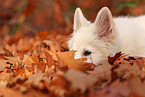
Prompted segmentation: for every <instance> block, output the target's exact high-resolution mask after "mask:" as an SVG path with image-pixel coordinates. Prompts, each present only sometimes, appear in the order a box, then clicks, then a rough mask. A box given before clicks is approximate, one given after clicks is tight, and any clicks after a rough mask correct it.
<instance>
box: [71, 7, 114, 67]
mask: <svg viewBox="0 0 145 97" xmlns="http://www.w3.org/2000/svg"><path fill="white" fill-rule="evenodd" d="M73 30H74V31H73V34H72V37H71V39H70V40H69V41H68V46H69V49H70V50H74V51H76V53H75V56H74V57H75V58H76V59H77V58H82V57H85V58H87V62H91V63H94V64H96V65H97V64H98V63H100V62H102V61H104V60H107V58H108V56H113V55H114V54H115V53H116V37H117V35H116V34H117V33H116V32H115V28H114V23H113V18H112V14H111V12H110V10H109V9H108V8H107V7H103V8H102V9H101V10H100V11H99V13H98V15H97V17H96V19H95V21H94V23H91V22H90V21H88V20H87V19H86V18H85V17H84V16H83V13H82V11H81V9H80V8H77V9H76V11H75V14H74V26H73Z"/></svg>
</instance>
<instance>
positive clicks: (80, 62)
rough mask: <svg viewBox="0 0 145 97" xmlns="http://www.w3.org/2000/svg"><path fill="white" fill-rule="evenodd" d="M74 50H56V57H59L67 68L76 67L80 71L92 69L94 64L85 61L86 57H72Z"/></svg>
mask: <svg viewBox="0 0 145 97" xmlns="http://www.w3.org/2000/svg"><path fill="white" fill-rule="evenodd" d="M74 53H75V52H74V51H69V52H56V55H57V57H58V59H60V60H61V61H62V62H63V63H64V66H68V68H73V69H78V70H81V71H87V70H92V69H93V66H94V64H92V63H86V62H84V61H86V58H82V59H74Z"/></svg>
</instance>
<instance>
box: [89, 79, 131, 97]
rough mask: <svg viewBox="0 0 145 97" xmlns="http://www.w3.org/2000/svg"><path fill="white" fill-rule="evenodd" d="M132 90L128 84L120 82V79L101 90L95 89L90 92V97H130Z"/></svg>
mask: <svg viewBox="0 0 145 97" xmlns="http://www.w3.org/2000/svg"><path fill="white" fill-rule="evenodd" d="M129 93H130V89H129V87H128V82H127V81H124V82H120V81H119V79H118V80H116V81H115V82H113V83H112V84H111V85H109V86H107V87H105V88H103V89H101V90H99V91H97V92H96V90H95V89H94V88H93V89H91V90H90V93H89V97H128V95H129Z"/></svg>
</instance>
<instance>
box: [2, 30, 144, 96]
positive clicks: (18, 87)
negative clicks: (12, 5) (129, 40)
mask: <svg viewBox="0 0 145 97" xmlns="http://www.w3.org/2000/svg"><path fill="white" fill-rule="evenodd" d="M14 39H15V40H14ZM67 39H68V36H67V35H62V34H58V33H56V34H55V33H53V34H51V33H49V32H48V31H42V32H40V33H39V34H35V35H34V36H31V37H30V36H29V37H28V36H23V35H21V34H20V33H17V34H15V35H14V36H11V37H8V38H7V40H6V41H5V42H4V43H3V44H2V45H1V47H0V96H1V97H10V96H14V97H40V96H41V97H48V96H50V97H143V96H145V81H144V78H145V71H144V70H145V58H142V57H133V56H128V55H121V54H116V56H115V57H113V58H111V57H109V62H110V64H112V65H110V64H108V63H103V64H99V65H98V66H94V64H90V63H85V62H84V61H85V60H86V59H77V60H75V59H74V57H73V56H74V52H72V51H68V48H67Z"/></svg>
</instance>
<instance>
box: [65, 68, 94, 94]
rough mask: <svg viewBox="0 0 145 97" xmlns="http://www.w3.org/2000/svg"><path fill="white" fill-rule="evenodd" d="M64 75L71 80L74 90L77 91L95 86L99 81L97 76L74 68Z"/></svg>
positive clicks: (83, 90)
mask: <svg viewBox="0 0 145 97" xmlns="http://www.w3.org/2000/svg"><path fill="white" fill-rule="evenodd" d="M64 77H65V78H66V79H67V80H68V81H70V82H71V90H72V91H77V90H78V89H79V90H80V91H81V92H82V93H84V92H85V91H86V90H87V89H88V88H90V87H91V86H93V85H94V84H95V82H96V81H97V79H96V78H94V77H92V76H90V75H87V74H85V73H83V72H80V71H78V70H73V69H70V70H68V71H67V72H66V74H65V75H64Z"/></svg>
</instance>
